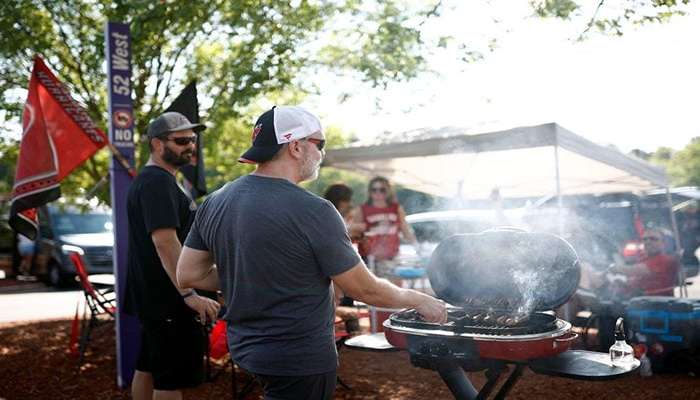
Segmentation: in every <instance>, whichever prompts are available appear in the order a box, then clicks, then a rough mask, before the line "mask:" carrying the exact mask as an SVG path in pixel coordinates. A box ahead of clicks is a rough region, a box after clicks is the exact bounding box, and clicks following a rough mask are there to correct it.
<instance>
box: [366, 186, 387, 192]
mask: <svg viewBox="0 0 700 400" xmlns="http://www.w3.org/2000/svg"><path fill="white" fill-rule="evenodd" d="M369 190H370V192H373V193H386V188H385V187H373V188H370V189H369Z"/></svg>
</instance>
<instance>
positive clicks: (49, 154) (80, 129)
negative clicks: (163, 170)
mask: <svg viewBox="0 0 700 400" xmlns="http://www.w3.org/2000/svg"><path fill="white" fill-rule="evenodd" d="M22 125H23V128H24V131H23V132H22V141H21V143H20V150H19V158H18V160H17V170H16V173H15V185H14V187H13V189H12V201H11V209H10V225H11V226H12V227H13V228H14V229H15V230H16V231H17V232H19V233H21V234H23V235H25V236H27V237H28V238H30V239H34V238H35V237H36V228H37V223H36V211H35V210H33V209H34V208H36V207H39V206H41V205H43V204H46V203H48V202H50V201H52V200H56V199H57V198H58V197H59V196H60V195H61V193H60V187H59V182H61V180H62V179H63V178H65V177H66V175H68V174H69V173H70V172H71V171H73V169H75V168H76V167H77V166H79V165H80V164H82V163H83V162H84V161H85V160H87V159H88V158H90V157H91V156H92V155H93V154H94V153H95V152H96V151H97V150H99V149H101V148H102V147H103V146H104V145H106V144H107V136H106V135H105V134H104V132H102V131H101V130H100V129H98V128H97V127H96V126H95V124H94V123H93V122H92V120H91V119H90V117H89V116H88V114H87V112H86V111H85V109H84V108H83V107H82V106H80V104H78V103H77V102H76V101H75V100H73V98H72V97H71V95H70V93H69V92H68V89H66V87H65V86H63V84H62V83H61V82H59V81H58V79H56V76H54V74H53V73H52V72H51V71H50V70H49V69H48V67H47V66H46V64H44V61H43V60H42V59H41V58H39V57H36V58H35V59H34V68H33V69H32V76H31V79H30V80H29V94H28V95H27V103H26V104H25V106H24V115H23V117H22Z"/></svg>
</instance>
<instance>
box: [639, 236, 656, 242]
mask: <svg viewBox="0 0 700 400" xmlns="http://www.w3.org/2000/svg"><path fill="white" fill-rule="evenodd" d="M642 240H643V241H645V242H649V241H652V242H658V241H660V240H661V238H658V237H654V236H649V237H645V238H642Z"/></svg>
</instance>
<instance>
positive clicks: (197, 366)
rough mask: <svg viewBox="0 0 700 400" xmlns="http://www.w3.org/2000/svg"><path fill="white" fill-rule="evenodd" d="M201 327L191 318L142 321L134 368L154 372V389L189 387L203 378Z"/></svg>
mask: <svg viewBox="0 0 700 400" xmlns="http://www.w3.org/2000/svg"><path fill="white" fill-rule="evenodd" d="M206 339H207V337H206V333H205V331H204V327H203V326H202V325H201V324H200V323H198V322H196V321H195V320H194V318H192V319H189V318H187V319H183V320H166V321H141V349H140V350H139V357H138V361H137V362H136V369H137V370H138V371H141V372H148V373H150V374H151V375H152V376H153V388H154V389H156V390H178V389H185V388H191V387H195V386H198V385H200V384H201V383H202V382H204V362H205V360H204V353H205V349H206V344H205V340H206Z"/></svg>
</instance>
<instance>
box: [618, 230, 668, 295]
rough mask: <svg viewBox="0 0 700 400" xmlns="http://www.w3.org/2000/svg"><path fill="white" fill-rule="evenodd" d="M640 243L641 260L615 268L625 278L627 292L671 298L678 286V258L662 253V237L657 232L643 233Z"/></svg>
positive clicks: (648, 231)
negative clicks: (642, 247) (641, 242)
mask: <svg viewBox="0 0 700 400" xmlns="http://www.w3.org/2000/svg"><path fill="white" fill-rule="evenodd" d="M642 241H643V243H644V255H643V256H642V258H641V260H640V261H639V262H638V263H636V264H633V265H629V266H623V267H618V268H617V272H620V273H623V274H624V275H625V276H626V277H627V285H626V289H627V291H628V292H629V293H630V294H636V293H640V294H642V295H645V296H673V289H674V287H675V286H677V285H678V272H679V269H680V262H679V261H678V258H677V257H675V256H673V255H670V254H665V253H664V237H663V234H662V233H661V232H660V231H659V230H656V229H649V230H647V231H645V232H644V235H643V236H642Z"/></svg>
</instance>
